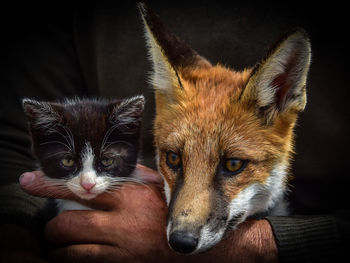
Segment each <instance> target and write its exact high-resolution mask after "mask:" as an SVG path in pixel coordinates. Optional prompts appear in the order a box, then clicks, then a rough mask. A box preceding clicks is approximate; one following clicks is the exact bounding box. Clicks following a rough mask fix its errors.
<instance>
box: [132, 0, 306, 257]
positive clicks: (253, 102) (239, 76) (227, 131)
mask: <svg viewBox="0 0 350 263" xmlns="http://www.w3.org/2000/svg"><path fill="white" fill-rule="evenodd" d="M138 9H139V11H140V14H141V18H142V21H143V27H144V37H145V40H146V46H147V50H148V53H149V59H150V61H151V63H152V66H153V69H152V71H151V73H150V79H149V82H150V83H151V85H152V86H153V88H154V93H155V111H156V113H155V119H154V124H153V125H154V126H153V133H154V143H155V148H156V162H157V168H158V171H159V173H160V174H161V176H162V178H163V180H164V194H165V199H166V203H167V206H168V216H167V223H166V235H167V240H168V243H169V245H170V247H171V248H172V249H173V250H174V251H176V252H179V253H183V254H196V253H200V252H204V251H206V250H208V249H210V248H212V247H213V246H215V245H216V244H217V243H219V242H220V241H221V240H222V239H223V238H224V237H225V236H226V235H227V233H229V232H230V231H232V230H234V229H236V228H237V226H238V225H239V224H240V223H242V222H244V221H245V220H246V219H249V218H261V217H263V216H267V215H275V216H284V215H288V202H287V200H286V199H287V198H286V195H287V193H288V191H290V190H289V182H290V178H291V172H290V167H291V160H292V157H293V155H294V137H295V134H294V127H295V125H296V121H297V118H298V115H299V113H300V112H302V111H303V110H304V108H305V105H306V82H307V75H308V71H309V68H310V63H311V44H310V39H309V36H308V34H307V33H306V31H305V30H304V29H302V28H296V29H294V30H292V31H290V32H288V33H287V34H286V35H284V36H283V37H282V38H281V39H280V40H278V41H277V42H276V43H275V44H274V45H273V46H272V48H271V49H270V51H269V52H268V53H267V55H266V56H265V57H263V58H262V60H261V61H260V62H259V63H257V64H256V65H255V66H254V67H251V68H246V69H244V70H241V71H235V70H234V69H232V68H229V67H227V66H223V65H221V64H217V65H212V64H211V63H210V62H209V61H208V60H207V59H205V58H204V57H203V56H201V55H199V54H198V53H197V52H196V51H195V50H193V49H192V48H191V47H190V46H188V45H187V44H186V43H185V42H184V41H183V40H182V39H180V38H179V37H178V36H177V35H176V34H174V33H173V32H172V31H171V30H170V29H169V28H168V27H167V26H166V25H165V24H164V23H163V22H162V21H161V19H160V18H159V16H158V15H157V14H156V13H155V12H154V11H153V10H152V9H151V8H150V7H149V6H147V5H146V4H144V3H140V4H138Z"/></svg>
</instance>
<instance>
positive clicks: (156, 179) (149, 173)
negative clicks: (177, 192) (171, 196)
mask: <svg viewBox="0 0 350 263" xmlns="http://www.w3.org/2000/svg"><path fill="white" fill-rule="evenodd" d="M135 176H136V177H137V178H138V179H140V180H142V181H144V182H145V183H151V184H156V185H163V178H162V176H161V175H160V174H159V173H158V172H157V171H155V170H153V169H151V168H148V167H146V166H144V165H142V164H137V166H136V171H135Z"/></svg>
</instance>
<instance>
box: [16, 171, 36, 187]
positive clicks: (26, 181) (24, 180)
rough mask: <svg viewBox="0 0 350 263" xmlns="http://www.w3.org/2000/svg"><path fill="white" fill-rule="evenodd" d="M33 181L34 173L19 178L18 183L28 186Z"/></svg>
mask: <svg viewBox="0 0 350 263" xmlns="http://www.w3.org/2000/svg"><path fill="white" fill-rule="evenodd" d="M34 179H35V174H34V173H24V174H22V175H21V176H20V177H19V183H20V185H22V186H27V185H30V184H31V183H32V182H33V181H34Z"/></svg>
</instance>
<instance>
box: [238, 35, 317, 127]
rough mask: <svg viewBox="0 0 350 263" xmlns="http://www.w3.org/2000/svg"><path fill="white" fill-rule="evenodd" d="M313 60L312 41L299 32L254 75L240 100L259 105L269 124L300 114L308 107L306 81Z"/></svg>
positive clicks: (276, 49) (283, 41)
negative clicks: (282, 115) (282, 116)
mask: <svg viewBox="0 0 350 263" xmlns="http://www.w3.org/2000/svg"><path fill="white" fill-rule="evenodd" d="M310 61H311V47H310V42H309V38H308V36H307V34H306V32H305V31H304V30H303V29H297V30H295V31H293V32H291V33H289V34H288V35H286V36H285V37H283V38H282V39H281V40H280V41H278V42H277V44H276V45H275V46H274V48H273V49H272V52H269V55H268V56H267V58H266V59H264V60H263V61H262V62H261V63H260V64H258V65H257V66H256V67H255V69H254V70H253V72H252V75H251V77H250V79H249V81H248V84H247V86H246V88H245V89H244V91H243V94H242V96H241V100H242V101H244V102H245V103H248V104H254V105H256V106H257V111H258V113H259V115H260V116H262V117H263V118H264V122H265V123H266V124H271V123H272V122H273V120H274V119H275V117H276V116H277V114H280V113H283V112H287V111H293V112H296V113H297V112H300V111H302V110H303V109H304V107H305V105H306V78H307V73H308V71H309V67H310Z"/></svg>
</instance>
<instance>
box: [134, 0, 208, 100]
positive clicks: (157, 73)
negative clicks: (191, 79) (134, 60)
mask: <svg viewBox="0 0 350 263" xmlns="http://www.w3.org/2000/svg"><path fill="white" fill-rule="evenodd" d="M138 9H139V11H140V14H141V18H142V21H143V23H144V31H145V39H146V44H147V48H148V51H149V57H150V60H151V61H152V64H153V72H152V74H151V78H150V80H151V84H152V85H153V87H154V89H155V91H156V94H157V96H162V97H164V98H165V99H167V100H170V101H172V100H175V99H176V93H177V92H180V90H181V89H183V85H182V80H183V79H184V78H185V77H186V72H187V70H189V69H190V68H194V67H196V68H199V67H210V66H211V64H210V63H209V62H208V61H207V60H206V59H204V58H203V57H201V56H199V55H198V54H197V52H195V51H194V50H193V49H192V48H190V47H189V46H188V45H187V44H186V43H185V42H184V41H182V40H181V39H180V38H178V37H177V36H176V35H175V34H174V33H173V32H171V31H170V30H169V29H168V28H167V27H166V26H165V25H164V24H163V23H162V21H161V20H160V19H159V17H158V15H156V14H155V13H154V12H153V11H152V9H151V8H149V7H148V6H147V5H146V4H144V3H139V4H138ZM158 103H159V102H158V101H157V106H158Z"/></svg>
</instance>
